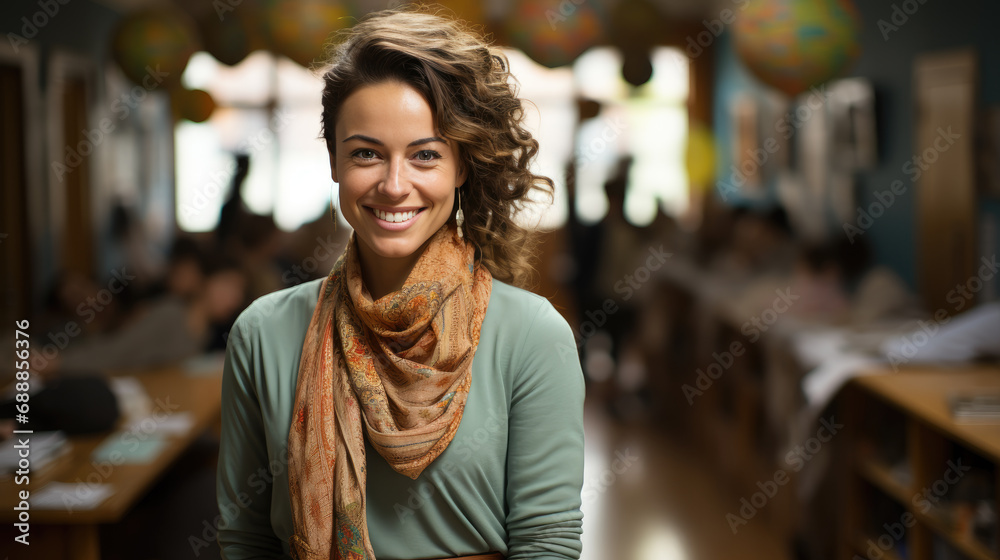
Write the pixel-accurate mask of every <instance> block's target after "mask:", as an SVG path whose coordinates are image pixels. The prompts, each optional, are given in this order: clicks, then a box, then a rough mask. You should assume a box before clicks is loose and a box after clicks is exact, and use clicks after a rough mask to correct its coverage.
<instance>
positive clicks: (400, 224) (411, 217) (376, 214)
mask: <svg viewBox="0 0 1000 560" xmlns="http://www.w3.org/2000/svg"><path fill="white" fill-rule="evenodd" d="M365 208H367V209H368V211H369V212H370V213H371V215H372V217H373V218H374V220H375V223H376V224H378V225H379V226H381V227H383V228H385V229H387V230H389V231H402V230H405V229H406V228H408V227H410V226H411V225H413V224H414V223H415V222H416V221H417V219H418V218H419V217H420V215H421V213H422V212H423V211H424V210H425V208H416V209H412V208H411V209H405V208H397V209H385V210H383V209H381V208H375V207H372V206H365Z"/></svg>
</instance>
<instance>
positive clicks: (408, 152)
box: [330, 80, 466, 299]
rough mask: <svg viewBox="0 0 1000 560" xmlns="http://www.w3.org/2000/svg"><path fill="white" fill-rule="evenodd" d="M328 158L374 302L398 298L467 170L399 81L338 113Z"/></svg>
mask: <svg viewBox="0 0 1000 560" xmlns="http://www.w3.org/2000/svg"><path fill="white" fill-rule="evenodd" d="M341 114H342V116H341V117H340V118H339V119H338V120H337V125H336V132H335V138H336V140H335V142H334V144H333V146H331V151H330V167H331V168H332V170H333V173H332V175H333V180H334V181H335V182H337V183H339V184H340V211H341V212H342V213H343V214H344V218H345V219H346V220H347V222H348V223H349V224H351V226H352V227H353V228H354V232H355V235H356V238H357V240H358V252H359V255H358V256H359V258H360V260H361V270H362V273H363V275H364V278H365V280H366V282H365V284H366V286H367V288H368V290H369V292H370V293H371V294H372V298H373V299H378V298H380V297H382V296H383V295H385V294H387V293H389V292H393V291H396V290H398V289H399V288H400V287H401V286H402V284H403V280H405V279H406V273H407V272H408V271H410V270H411V269H412V268H413V265H414V264H415V263H416V261H417V259H418V258H419V257H420V255H421V254H423V251H422V249H423V248H424V247H425V246H426V245H427V243H428V242H430V239H431V236H432V235H433V233H434V232H436V231H437V230H439V229H441V226H443V225H444V224H445V222H447V221H448V219H449V218H450V217H451V214H452V209H453V208H454V207H455V198H456V197H455V189H457V188H459V187H460V186H461V185H462V183H463V182H464V181H465V176H466V166H465V165H462V164H461V162H459V160H458V153H457V150H456V149H454V148H453V145H454V143H453V142H449V141H448V140H445V139H443V138H441V137H439V136H437V130H436V128H437V127H436V126H435V118H434V114H433V112H432V110H431V106H430V104H429V103H428V102H427V100H426V99H424V97H423V96H422V95H421V94H420V93H419V92H418V91H417V90H415V89H413V87H411V86H409V85H407V84H406V83H404V82H400V81H395V80H392V81H386V82H381V83H378V84H375V85H370V86H364V87H361V88H359V89H358V90H357V91H355V92H354V93H352V94H351V95H350V96H348V98H347V99H346V100H345V101H344V104H343V106H342V107H341Z"/></svg>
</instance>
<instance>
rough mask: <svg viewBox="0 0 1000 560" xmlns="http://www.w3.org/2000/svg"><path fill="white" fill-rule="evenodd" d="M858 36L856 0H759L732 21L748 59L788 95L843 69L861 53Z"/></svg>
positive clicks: (740, 48) (740, 49)
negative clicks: (853, 1) (854, 2)
mask: <svg viewBox="0 0 1000 560" xmlns="http://www.w3.org/2000/svg"><path fill="white" fill-rule="evenodd" d="M859 34H860V24H859V17H858V12H857V10H856V9H855V7H854V5H853V4H852V3H851V0H755V1H754V2H750V3H748V4H747V6H746V8H744V9H743V10H741V11H740V13H739V15H738V16H737V19H736V21H735V22H734V23H733V41H734V44H735V47H736V53H737V54H738V55H739V57H740V59H741V60H742V61H743V63H744V64H746V66H747V68H749V69H750V71H751V72H752V73H753V74H754V76H756V77H757V78H758V79H759V80H760V81H762V82H764V83H765V84H767V85H769V86H771V87H774V88H777V89H778V90H780V91H783V92H785V93H786V94H788V95H789V96H795V95H798V94H800V93H802V92H804V91H806V90H808V89H809V88H810V87H812V86H815V85H819V84H821V83H823V82H825V81H827V80H830V79H832V78H834V77H836V76H838V75H840V74H841V73H842V72H844V71H845V70H846V69H847V68H848V67H849V66H850V64H851V63H852V62H854V60H855V59H856V58H857V57H858V55H859V54H860V51H861V48H860V45H859Z"/></svg>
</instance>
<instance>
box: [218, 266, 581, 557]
mask: <svg viewBox="0 0 1000 560" xmlns="http://www.w3.org/2000/svg"><path fill="white" fill-rule="evenodd" d="M321 282H322V280H314V281H312V282H308V283H305V284H301V285H299V286H295V287H292V288H288V289H285V290H281V291H278V292H275V293H272V294H269V295H266V296H263V297H261V298H259V299H258V300H256V301H255V302H254V303H253V304H252V305H251V306H250V307H249V308H247V309H246V310H245V311H244V312H243V313H242V314H241V315H240V317H239V318H238V319H237V321H236V324H235V325H234V327H233V329H232V331H231V332H230V335H229V340H228V347H227V349H226V364H225V373H224V377H223V384H222V443H221V449H220V452H219V467H218V474H217V483H218V484H217V492H218V502H219V511H220V515H221V518H220V519H219V523H218V525H217V526H218V528H219V544H220V546H221V547H222V555H223V557H224V558H226V559H230V560H237V559H243V558H275V557H281V556H285V555H288V538H289V536H290V535H291V533H292V516H291V510H290V502H289V494H288V468H287V467H288V459H287V450H288V430H289V427H290V425H291V418H292V405H293V403H294V400H295V384H296V380H297V378H298V367H299V357H300V355H301V353H302V343H303V341H304V340H305V332H306V328H307V327H308V325H309V320H310V318H311V317H312V313H313V309H314V307H315V306H316V301H317V297H318V294H319V287H320V283H321ZM583 397H584V380H583V373H582V372H581V370H580V363H579V358H578V357H577V351H576V343H575V340H574V338H573V334H572V331H571V330H570V328H569V325H568V324H567V323H566V321H565V320H564V319H563V318H562V316H561V315H559V313H558V312H556V310H555V309H554V308H553V307H552V305H551V304H550V303H549V302H548V300H546V299H544V298H542V297H540V296H537V295H535V294H532V293H531V292H528V291H525V290H522V289H519V288H515V287H512V286H510V285H507V284H504V283H502V282H499V281H497V280H494V281H493V289H492V293H491V295H490V302H489V306H488V307H487V310H486V315H485V318H484V319H483V327H482V333H481V336H480V340H479V348H478V350H477V351H476V355H475V358H474V359H473V362H472V388H471V389H470V392H469V397H468V400H467V402H466V406H465V411H464V413H463V415H462V421H461V424H460V425H459V428H458V430H457V432H456V433H455V437H454V439H453V440H452V441H451V443H450V444H449V445H448V447H447V449H445V451H444V452H443V453H442V454H441V455H440V456H438V458H437V459H436V460H435V461H434V462H433V463H432V464H431V465H430V466H428V467H427V468H426V469H425V470H424V471H423V473H421V474H420V476H419V477H418V478H417V479H416V480H411V479H410V478H408V477H406V476H404V475H401V474H399V473H397V472H396V471H394V470H392V468H391V467H389V464H388V463H387V462H386V460H385V459H384V458H382V456H381V455H379V454H378V453H377V452H376V451H374V450H373V449H372V447H371V445H370V444H368V443H367V438H366V446H365V449H366V456H367V469H366V470H367V472H368V483H367V488H366V495H367V505H368V530H369V534H370V538H371V543H372V547H373V548H374V551H375V556H376V558H377V560H408V559H417V558H448V557H454V556H464V555H471V554H480V553H485V552H491V551H495V552H501V553H503V554H504V555H506V557H507V558H508V559H509V560H518V559H521V558H532V559H549V560H556V559H559V560H562V559H566V558H579V557H580V550H581V542H580V535H581V532H582V529H581V527H582V520H583V514H582V513H581V511H580V503H581V489H582V486H583Z"/></svg>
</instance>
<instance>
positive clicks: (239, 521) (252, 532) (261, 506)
mask: <svg viewBox="0 0 1000 560" xmlns="http://www.w3.org/2000/svg"><path fill="white" fill-rule="evenodd" d="M248 311H249V310H248ZM247 316H248V314H247V312H244V314H243V315H241V316H240V318H239V319H237V321H236V324H235V325H234V326H233V328H232V330H231V331H230V335H229V340H228V342H227V347H226V362H225V368H224V373H223V379H222V441H221V443H220V448H219V466H218V472H217V474H216V489H217V490H216V491H217V499H218V504H219V513H220V515H221V520H220V522H219V525H218V528H219V546H220V547H221V548H222V557H223V558H225V559H226V560H243V559H250V558H278V557H281V556H282V555H283V548H282V544H281V541H280V540H279V539H278V537H277V536H276V535H275V533H274V529H273V528H272V526H271V490H272V489H271V484H272V474H271V472H270V469H269V466H270V461H269V459H268V452H267V445H266V441H265V432H264V423H263V420H262V415H261V407H260V402H259V400H258V397H257V390H256V385H255V383H254V379H255V378H256V377H257V372H256V368H257V364H259V360H257V359H255V353H254V347H253V346H252V345H251V344H249V343H248V340H255V339H256V337H253V336H248V335H247V333H246V332H245V330H246V329H248V328H253V326H254V325H255V322H254V321H252V320H250V321H248V320H246V317H247Z"/></svg>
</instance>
